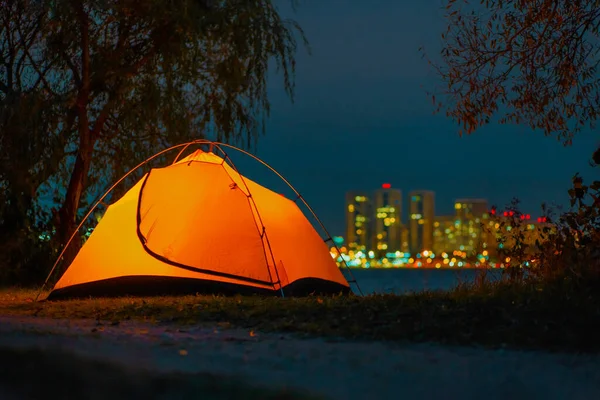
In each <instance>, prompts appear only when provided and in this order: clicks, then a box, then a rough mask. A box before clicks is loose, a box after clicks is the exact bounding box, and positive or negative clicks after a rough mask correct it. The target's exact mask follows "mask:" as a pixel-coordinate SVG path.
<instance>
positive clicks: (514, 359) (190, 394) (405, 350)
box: [0, 316, 600, 399]
mask: <svg viewBox="0 0 600 400" xmlns="http://www.w3.org/2000/svg"><path fill="white" fill-rule="evenodd" d="M31 349H39V351H34V350H31ZM71 354H72V355H74V356H75V358H73V356H70V355H71ZM0 357H1V358H2V360H3V363H2V366H1V367H0V397H1V398H3V399H13V398H14V399H22V398H38V397H39V398H41V397H46V396H47V395H50V394H51V393H54V394H55V395H59V397H60V398H69V396H67V394H70V395H71V396H72V397H73V398H83V397H85V398H91V399H93V398H106V397H107V396H108V395H110V396H111V398H113V399H119V398H125V397H128V398H131V397H132V394H134V396H133V397H145V398H147V399H153V398H214V399H221V398H235V399H242V398H256V399H258V398H261V399H263V398H280V399H286V398H289V399H292V398H331V399H387V398H390V399H392V398H400V397H403V398H462V399H468V398H482V397H485V398H487V399H494V398H498V399H500V398H503V399H504V398H528V399H531V398H540V399H542V398H543V399H566V398H569V399H591V398H598V397H599V396H600V356H598V355H582V354H579V355H578V354H573V353H570V354H560V353H554V354H547V353H543V352H533V351H529V352H526V351H516V350H502V349H500V350H498V349H496V350H492V349H484V348H479V347H464V346H462V347H453V346H447V345H446V346H444V345H437V344H427V343H421V344H409V343H404V344H394V343H392V342H379V341H352V340H332V339H322V338H300V337H297V336H294V334H278V333H274V332H270V333H263V332H257V331H253V330H248V329H234V328H229V327H227V326H219V325H218V324H213V325H212V326H210V325H207V324H202V325H195V326H194V325H190V326H187V327H186V328H181V327H178V326H177V325H173V324H172V323H145V322H140V321H134V320H128V321H127V320H125V321H119V322H112V321H110V320H107V321H102V320H90V319H78V320H67V319H51V318H46V317H31V316H3V317H0ZM107 363H108V364H107ZM11 371H12V373H11ZM23 372H25V374H24V373H23ZM117 382H119V384H117ZM35 383H39V384H41V386H37V385H35ZM40 387H43V390H42V389H40ZM35 388H38V392H32V391H34V390H35ZM267 388H268V389H267ZM42 393H45V395H44V396H42ZM207 393H209V395H206V394H207ZM307 393H310V394H311V396H314V397H308V394H307ZM198 394H202V395H201V396H198Z"/></svg>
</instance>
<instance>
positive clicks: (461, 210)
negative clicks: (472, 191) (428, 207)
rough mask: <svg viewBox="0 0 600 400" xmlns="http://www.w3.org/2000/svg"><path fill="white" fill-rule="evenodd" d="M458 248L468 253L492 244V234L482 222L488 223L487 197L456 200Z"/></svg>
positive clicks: (455, 223) (455, 224)
mask: <svg viewBox="0 0 600 400" xmlns="http://www.w3.org/2000/svg"><path fill="white" fill-rule="evenodd" d="M454 209H455V210H456V220H455V222H454V226H455V228H456V236H457V245H458V248H459V249H460V250H462V251H466V252H467V253H471V254H472V253H475V252H477V251H479V250H483V249H487V248H488V247H489V246H490V243H488V242H490V239H491V238H490V235H488V234H486V232H485V230H484V229H483V228H482V224H484V225H486V226H487V224H488V220H489V213H488V210H489V208H488V202H487V200H485V199H458V200H456V201H455V202H454Z"/></svg>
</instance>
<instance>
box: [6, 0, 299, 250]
mask: <svg viewBox="0 0 600 400" xmlns="http://www.w3.org/2000/svg"><path fill="white" fill-rule="evenodd" d="M0 4H1V6H2V7H1V10H0V14H1V15H0V18H2V21H3V24H4V26H3V28H2V30H0V43H4V44H7V45H8V46H9V47H10V46H13V47H14V45H15V43H21V44H22V48H21V49H20V50H19V52H18V54H17V55H16V56H15V54H14V52H11V51H10V50H9V51H8V52H3V53H2V54H3V56H2V59H1V60H0V63H1V64H2V65H3V70H2V72H3V73H2V74H1V76H0V90H2V91H3V92H4V93H5V95H4V96H3V97H2V99H1V100H2V101H3V104H4V105H7V104H9V103H10V102H9V101H8V100H7V99H9V97H10V96H8V95H6V93H9V92H10V93H12V92H22V89H21V88H19V85H18V84H16V83H15V82H16V81H15V79H21V80H23V79H25V78H26V79H27V82H29V83H31V82H32V81H33V82H35V83H34V84H33V85H34V86H32V88H31V91H32V92H35V93H36V97H35V99H36V101H39V102H47V104H52V108H51V109H52V110H53V112H55V111H56V114H53V115H52V119H51V120H50V121H51V122H52V123H50V122H49V121H48V119H46V117H45V112H46V111H40V110H42V109H44V110H45V108H44V107H42V108H38V111H36V115H37V117H38V118H39V119H40V121H42V122H43V123H45V124H48V126H44V128H43V129H41V128H36V129H31V130H29V131H30V133H31V135H36V137H35V138H34V137H29V138H25V137H21V136H20V134H12V133H11V134H8V136H7V137H10V138H11V140H13V139H14V138H15V137H20V138H21V139H22V140H24V141H25V143H27V145H28V146H34V145H35V146H39V145H40V144H42V143H44V141H43V140H48V137H54V136H57V137H60V144H62V150H63V152H64V154H63V157H62V158H61V157H59V159H61V161H62V164H60V165H61V168H62V169H60V168H59V171H56V168H49V169H48V173H49V174H54V179H58V180H59V182H61V181H62V180H63V179H64V180H65V181H62V182H63V183H66V185H65V186H66V193H64V195H61V196H60V197H61V203H62V204H61V206H60V212H59V224H58V233H59V237H60V239H61V240H62V241H63V242H64V240H65V239H66V238H67V237H69V236H70V235H71V233H72V232H73V229H74V227H75V222H76V217H77V212H78V210H79V208H80V206H81V201H82V198H83V197H84V194H85V193H86V190H87V189H88V188H89V186H90V184H92V183H93V180H92V181H90V178H98V176H100V175H103V176H104V177H106V175H107V174H109V175H110V174H111V173H119V172H122V171H123V170H126V169H128V168H129V167H131V166H132V165H134V164H135V163H137V162H139V161H140V160H141V159H143V158H145V157H146V156H147V155H149V154H150V153H153V152H155V151H156V150H157V148H159V147H163V146H166V145H168V144H174V143H177V142H180V141H182V140H184V139H189V138H194V137H201V136H203V135H204V134H205V132H206V131H207V130H210V132H213V134H214V136H215V137H216V138H217V139H222V140H228V141H241V140H243V141H245V142H246V143H249V141H251V140H253V139H256V137H257V136H258V135H259V134H260V133H261V132H262V131H263V129H264V117H265V116H266V115H267V114H268V112H269V101H268V96H267V77H268V71H269V68H268V67H269V65H270V63H271V62H273V61H274V62H275V64H274V65H275V66H277V67H279V68H280V70H281V71H282V73H283V80H284V84H285V90H286V91H287V93H288V94H289V95H290V96H292V95H293V88H294V86H293V73H294V66H295V63H294V56H295V52H296V47H297V42H296V36H295V34H296V33H299V34H300V37H301V39H302V40H304V36H303V33H302V31H301V30H300V28H299V27H298V25H297V24H296V23H295V22H293V21H288V20H283V19H282V18H281V17H280V16H279V14H278V12H277V9H276V8H275V6H274V5H273V2H272V1H271V0H243V1H242V0H214V1H209V0H204V1H202V0H180V1H164V0H146V1H137V0H55V1H52V2H45V1H43V2H40V1H34V0H5V1H1V2H0ZM31 21H34V22H35V25H34V27H33V28H31V27H29V25H28V24H30V23H31ZM27 27H29V28H27ZM25 28H27V29H30V30H31V32H29V33H27V32H28V31H27V30H26V29H25ZM24 66H27V67H26V68H28V69H27V73H26V74H21V75H19V74H20V72H18V71H19V68H21V69H23V68H25V67H24ZM40 93H41V94H42V95H40ZM40 104H42V103H40ZM40 107H41V105H40ZM19 110H20V111H19V112H20V113H21V114H19V115H27V109H25V108H22V107H21V108H20V109H19ZM30 111H32V110H31V109H30ZM7 121H8V122H7V124H8V125H6V126H10V127H11V129H13V128H14V123H13V122H10V121H14V120H7ZM6 132H8V131H6ZM38 136H39V137H43V138H44V139H43V140H41V139H40V138H38ZM3 142H6V140H4V139H3ZM42 147H43V146H42ZM11 151H12V150H9V153H6V152H5V153H6V154H10V152H11ZM9 164H10V167H11V168H13V169H16V168H17V166H16V165H15V164H12V162H10V163H9ZM3 168H4V167H3ZM42 168H45V165H44V166H42ZM44 177H45V178H48V177H47V176H44ZM46 180H47V179H46ZM36 184H37V183H36Z"/></svg>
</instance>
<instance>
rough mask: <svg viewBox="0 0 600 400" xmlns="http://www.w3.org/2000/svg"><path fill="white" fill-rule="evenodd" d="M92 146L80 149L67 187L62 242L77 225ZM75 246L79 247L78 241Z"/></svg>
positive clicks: (62, 218) (61, 219) (60, 234)
mask: <svg viewBox="0 0 600 400" xmlns="http://www.w3.org/2000/svg"><path fill="white" fill-rule="evenodd" d="M91 153H92V152H91V148H90V149H83V148H82V149H80V151H79V153H78V154H77V158H76V159H75V165H74V166H73V172H72V173H71V179H70V181H69V186H68V188H67V193H66V196H65V201H64V203H63V205H62V207H61V209H60V225H59V230H58V234H59V240H60V242H61V243H62V244H65V245H66V243H67V240H69V238H70V237H71V235H72V234H73V232H74V231H75V228H76V226H77V210H78V209H79V203H80V201H81V195H82V194H83V190H84V188H85V181H86V178H87V176H88V173H89V170H90V165H91V159H92V154H91ZM75 242H76V243H73V246H75V247H76V248H78V246H77V241H75Z"/></svg>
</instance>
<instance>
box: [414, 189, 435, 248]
mask: <svg viewBox="0 0 600 400" xmlns="http://www.w3.org/2000/svg"><path fill="white" fill-rule="evenodd" d="M409 198H410V205H409V213H408V216H409V229H410V252H411V253H419V252H422V251H424V250H430V251H431V250H432V249H433V222H434V221H433V220H434V218H435V193H434V192H432V191H429V190H414V191H412V192H410V193H409Z"/></svg>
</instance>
